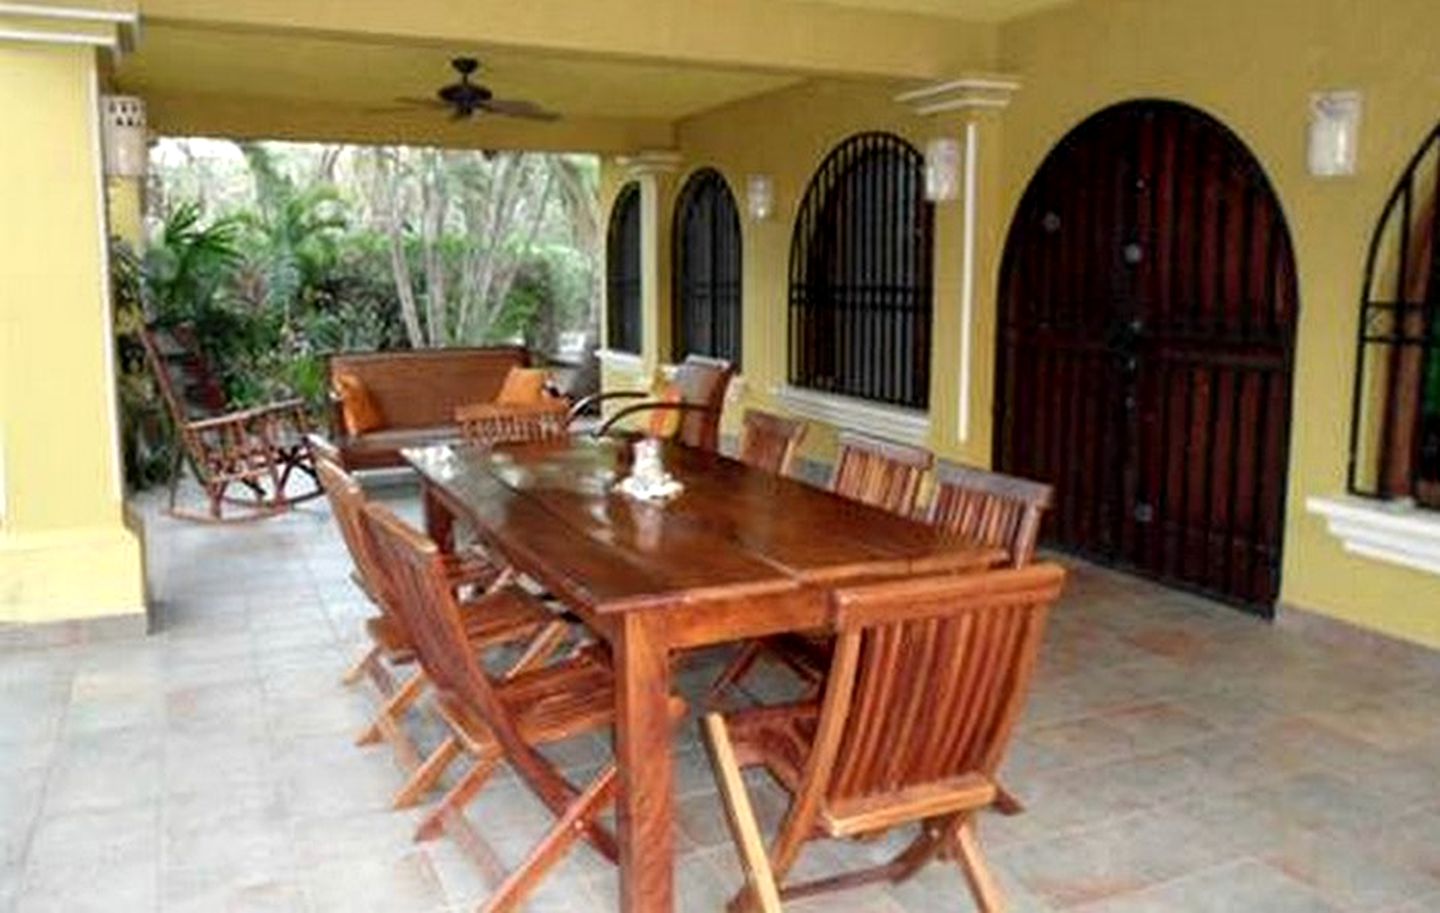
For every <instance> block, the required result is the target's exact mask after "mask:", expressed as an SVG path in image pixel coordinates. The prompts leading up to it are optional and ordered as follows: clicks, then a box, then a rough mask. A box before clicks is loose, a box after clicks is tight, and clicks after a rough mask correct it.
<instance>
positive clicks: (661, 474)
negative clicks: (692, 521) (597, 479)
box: [615, 438, 685, 501]
mask: <svg viewBox="0 0 1440 913" xmlns="http://www.w3.org/2000/svg"><path fill="white" fill-rule="evenodd" d="M634 454H635V459H634V462H633V463H632V464H631V466H630V474H629V475H628V476H626V477H625V478H623V479H621V480H620V481H619V482H618V483H617V484H616V485H615V490H616V491H618V492H620V493H621V494H624V495H628V496H630V497H632V498H635V499H636V500H638V501H668V500H670V499H671V498H673V497H675V496H676V495H678V494H680V492H682V491H684V490H685V486H684V485H682V484H681V483H680V481H679V480H678V479H676V478H675V477H674V476H672V475H671V474H670V473H668V472H666V471H665V464H664V463H663V462H661V460H660V442H659V441H657V440H655V439H654V438H645V439H644V440H641V441H636V442H635V450H634Z"/></svg>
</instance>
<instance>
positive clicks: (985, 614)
mask: <svg viewBox="0 0 1440 913" xmlns="http://www.w3.org/2000/svg"><path fill="white" fill-rule="evenodd" d="M1064 578H1065V572H1064V570H1063V569H1062V568H1060V567H1059V566H1058V565H1053V564H1041V565H1032V566H1030V567H1027V568H1022V569H1018V570H999V571H989V572H986V573H982V574H972V575H965V576H946V577H933V578H922V579H910V580H902V581H898V582H890V583H882V584H876V585H870V586H859V587H854V588H851V589H847V590H841V591H838V592H836V593H835V594H834V596H833V603H832V604H833V608H834V618H835V631H834V633H835V634H836V636H837V642H836V650H835V661H834V665H833V666H832V668H831V671H830V676H829V679H828V681H827V684H826V687H825V694H824V699H823V701H821V702H820V703H818V704H817V703H815V702H813V701H811V702H805V703H801V704H794V705H789V706H778V707H776V706H772V707H757V708H754V709H751V710H745V711H740V712H737V713H734V714H731V715H729V716H728V717H722V716H721V715H719V714H715V713H712V714H709V715H708V716H707V717H706V720H705V728H706V735H707V737H708V739H709V742H710V745H711V749H712V754H713V759H714V762H715V766H716V768H717V778H718V780H719V783H720V789H721V794H722V796H723V798H724V800H725V805H726V808H727V811H728V812H729V816H730V821H731V826H732V830H733V832H734V835H735V839H736V843H737V845H738V847H739V849H740V853H741V858H742V861H743V863H744V867H745V872H746V879H747V886H746V888H745V889H743V890H742V891H741V892H740V894H738V895H737V896H736V898H735V899H734V900H733V901H732V902H731V904H730V909H731V911H744V910H755V909H759V910H763V911H765V913H778V911H779V910H780V901H781V900H782V899H784V898H791V897H800V896H804V895H809V894H815V893H819V892H822V891H828V890H835V889H841V888H848V887H855V886H858V885H862V884H867V883H871V882H875V881H882V880H884V881H902V880H904V879H906V878H908V877H910V876H911V875H912V874H914V873H915V872H916V871H918V870H919V869H920V868H921V867H922V866H923V865H925V864H926V863H927V862H929V861H930V860H931V859H932V858H935V857H936V856H937V855H942V854H944V855H953V856H954V857H956V858H957V859H958V861H959V863H960V866H961V869H962V871H963V872H964V875H965V878H966V880H967V882H968V884H969V886H970V890H971V893H972V894H973V895H974V897H975V900H976V901H977V903H978V904H979V906H980V909H981V910H982V911H985V913H997V911H999V910H1001V909H1002V907H1003V901H1002V899H1001V896H1000V891H999V888H998V886H997V885H996V882H995V879H994V877H993V876H992V875H991V874H990V871H989V869H988V868H987V867H986V865H985V861H984V858H983V857H982V855H981V852H980V846H979V843H978V840H977V838H976V816H977V813H978V812H979V811H981V810H982V809H984V808H987V807H989V806H992V805H995V804H996V803H997V802H999V801H1001V797H1002V795H1003V793H1002V791H1001V790H1000V788H999V786H998V785H997V782H996V774H997V771H998V770H999V767H1000V763H1001V761H1002V759H1003V758H1004V754H1005V749H1006V747H1007V745H1008V743H1009V741H1010V735H1011V731H1012V730H1013V728H1014V725H1015V723H1016V721H1017V719H1018V718H1019V716H1020V713H1021V710H1022V709H1023V707H1024V703H1025V696H1026V692H1027V690H1028V687H1029V682H1030V677H1031V673H1032V671H1033V669H1034V666H1035V660H1036V656H1037V654H1038V651H1039V647H1040V641H1041V635H1042V633H1043V631H1044V626H1045V621H1046V617H1047V615H1048V613H1049V609H1050V607H1051V606H1052V605H1053V604H1054V602H1055V601H1056V599H1058V598H1059V595H1060V591H1061V587H1062V584H1063V582H1064ZM749 765H762V766H764V767H765V768H767V769H768V770H769V772H770V773H771V774H772V775H773V776H774V777H775V779H776V780H777V781H779V782H780V783H781V784H782V785H783V786H784V787H785V788H786V789H787V790H789V792H790V793H791V794H792V801H791V804H790V808H789V811H788V813H787V814H786V815H785V817H784V819H783V821H782V823H781V825H780V831H779V833H778V835H777V836H776V838H775V840H774V842H773V843H772V845H771V847H770V850H769V852H768V854H767V853H766V852H765V850H764V847H763V844H762V843H761V840H760V836H759V827H758V825H757V824H756V822H755V818H754V814H753V812H751V810H750V807H749V801H748V797H747V796H746V793H745V786H744V782H743V780H742V779H741V778H740V768H741V767H743V766H749ZM916 821H918V822H921V823H922V827H921V831H920V833H919V835H918V836H917V837H916V839H915V841H914V842H913V843H912V844H911V845H910V846H909V847H907V848H906V849H905V850H904V851H902V852H901V853H900V854H899V855H898V856H896V857H895V858H894V859H893V860H891V861H890V862H889V863H887V864H885V865H882V866H879V867H877V868H873V869H868V870H865V871H862V872H855V873H849V874H845V875H840V876H835V877H831V878H825V879H821V880H818V881H812V882H807V883H804V884H798V885H788V886H787V885H785V884H784V882H785V878H786V876H787V875H788V874H789V873H790V871H791V869H792V867H793V866H794V864H795V861H796V859H797V857H798V856H799V853H800V851H801V849H802V847H803V846H804V844H805V843H806V842H807V841H809V840H812V839H814V838H816V837H817V836H818V837H855V836H863V835H866V834H873V833H877V832H881V831H885V830H888V829H890V828H893V827H897V826H899V825H902V824H907V823H910V822H916Z"/></svg>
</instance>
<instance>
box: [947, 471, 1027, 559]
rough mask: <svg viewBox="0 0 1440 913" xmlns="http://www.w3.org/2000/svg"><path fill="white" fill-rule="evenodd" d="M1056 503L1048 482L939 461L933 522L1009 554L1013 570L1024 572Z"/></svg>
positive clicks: (949, 530)
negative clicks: (1051, 506) (999, 548)
mask: <svg viewBox="0 0 1440 913" xmlns="http://www.w3.org/2000/svg"><path fill="white" fill-rule="evenodd" d="M1054 500H1055V490H1054V489H1053V488H1052V487H1051V486H1049V485H1046V484H1045V483H1044V482H1035V481H1031V480H1030V479H1021V478H1018V477H1016V476H1009V475H1005V474H1004V473H999V472H993V471H989V470H985V469H976V468H974V467H972V466H965V465H962V464H960V463H952V462H950V461H948V460H940V461H939V462H938V463H936V465H935V498H934V500H933V501H931V503H930V523H931V524H932V525H933V526H936V527H939V528H940V529H944V530H946V531H948V532H951V533H955V534H956V535H959V536H964V537H965V538H967V539H971V540H973V541H975V542H979V543H981V544H984V545H998V546H1000V547H1001V548H1004V549H1005V550H1007V551H1008V552H1009V553H1010V564H1011V565H1012V566H1013V567H1024V566H1025V565H1027V564H1029V563H1030V562H1031V561H1032V560H1033V559H1034V557H1035V543H1036V541H1037V540H1038V539H1039V538H1040V521H1041V520H1042V519H1044V514H1045V511H1047V510H1049V509H1050V505H1051V504H1052V503H1054Z"/></svg>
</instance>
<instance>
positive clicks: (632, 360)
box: [595, 349, 645, 372]
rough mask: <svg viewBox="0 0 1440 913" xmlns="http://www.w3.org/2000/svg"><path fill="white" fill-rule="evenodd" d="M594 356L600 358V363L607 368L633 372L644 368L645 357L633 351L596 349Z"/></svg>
mask: <svg viewBox="0 0 1440 913" xmlns="http://www.w3.org/2000/svg"><path fill="white" fill-rule="evenodd" d="M595 357H596V358H598V359H600V363H601V364H602V365H604V366H605V367H607V368H616V369H619V370H621V371H633V372H639V371H643V370H645V357H644V356H643V355H637V354H636V353H634V352H622V351H620V350H619V349H596V350H595Z"/></svg>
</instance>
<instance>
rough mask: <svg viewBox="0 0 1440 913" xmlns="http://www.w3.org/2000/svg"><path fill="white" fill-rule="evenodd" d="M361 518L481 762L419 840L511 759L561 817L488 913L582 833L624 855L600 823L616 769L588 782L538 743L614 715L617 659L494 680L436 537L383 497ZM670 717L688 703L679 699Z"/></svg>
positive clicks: (428, 668) (432, 674)
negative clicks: (480, 657)
mask: <svg viewBox="0 0 1440 913" xmlns="http://www.w3.org/2000/svg"><path fill="white" fill-rule="evenodd" d="M361 517H362V526H363V529H364V530H365V532H366V534H367V535H368V536H369V537H370V541H372V542H373V543H374V544H375V547H376V553H377V555H378V556H379V557H380V559H381V561H382V562H383V563H384V564H385V566H386V567H388V568H391V569H392V570H393V577H394V580H395V583H396V587H397V595H398V597H399V598H398V599H397V601H396V606H397V607H398V608H399V610H400V613H401V615H403V616H404V618H405V623H406V626H407V628H408V629H409V630H410V631H412V632H413V633H414V635H415V649H416V653H417V655H418V658H419V661H420V665H421V666H422V667H423V668H424V670H425V674H426V675H427V676H429V678H430V680H431V681H432V682H434V684H435V689H436V695H437V698H438V700H437V703H438V706H439V709H440V711H441V713H442V715H443V716H444V717H445V719H446V720H447V722H448V723H449V725H450V728H451V731H452V734H453V735H452V737H453V738H454V739H456V740H457V741H458V742H459V744H460V745H461V746H462V748H463V750H464V751H465V752H466V753H467V754H469V755H470V756H471V757H472V758H473V759H474V766H473V767H472V768H471V769H470V770H469V771H468V772H467V773H466V774H465V775H464V776H463V777H462V778H461V779H460V780H459V781H458V782H457V783H456V784H455V785H454V787H452V788H451V790H450V792H449V793H447V794H446V796H445V797H444V798H443V799H442V800H441V801H440V803H439V805H438V807H437V808H436V809H435V810H434V811H433V812H431V814H430V815H429V816H428V817H427V818H426V819H425V821H424V822H423V823H422V824H421V826H420V830H419V832H418V833H417V834H416V837H417V839H421V840H424V839H430V838H433V837H437V836H439V834H440V833H441V832H442V831H443V830H445V829H446V828H447V827H451V826H456V825H457V824H458V816H459V815H460V813H461V812H462V811H463V809H464V807H465V805H466V804H467V803H468V802H469V801H470V800H471V799H472V798H473V797H474V796H475V795H476V794H477V793H479V791H480V790H481V789H482V788H483V787H484V785H485V783H486V782H487V781H488V780H489V778H490V776H491V775H492V774H493V773H494V772H495V770H496V768H497V767H498V766H499V764H500V762H502V761H505V762H508V763H509V764H510V766H511V767H512V768H513V769H514V770H515V772H516V773H517V774H518V775H519V777H520V779H521V780H522V781H523V782H524V783H525V784H526V785H527V786H528V787H529V788H530V789H531V790H533V791H534V793H535V795H536V796H537V797H538V798H539V799H540V800H541V801H542V802H544V803H545V805H546V806H547V807H548V808H549V809H550V810H551V812H552V813H554V814H555V816H556V821H555V824H554V826H553V827H552V828H551V829H550V831H549V832H548V833H547V834H546V835H545V837H544V839H542V840H541V842H540V843H539V844H537V845H536V846H535V848H534V849H533V850H532V851H531V852H530V854H529V856H528V857H527V858H526V860H525V862H524V863H522V864H521V866H520V867H519V868H518V869H516V870H514V871H513V872H512V873H511V874H510V875H509V876H508V877H507V878H506V879H505V881H504V883H503V884H501V886H500V887H499V888H498V889H497V890H496V891H495V893H494V894H493V895H491V897H490V898H489V899H488V900H486V901H485V902H484V903H483V904H482V906H481V907H480V909H481V910H482V911H484V913H499V911H511V910H516V909H519V907H520V905H521V904H522V903H523V901H524V900H525V898H526V897H527V896H528V895H529V894H530V893H531V892H532V891H533V890H534V889H535V887H536V886H537V885H538V884H539V882H540V880H541V879H542V878H543V877H544V875H545V873H546V871H548V870H549V869H550V868H551V867H552V866H554V865H555V863H557V862H558V861H559V860H560V859H561V858H562V857H563V856H564V854H565V853H566V852H567V851H568V850H569V849H570V847H572V846H573V845H574V843H575V841H577V840H579V839H581V838H583V839H585V840H587V841H588V842H589V843H590V844H591V845H593V846H594V847H595V849H596V850H598V851H599V852H600V853H601V854H602V855H604V856H605V857H606V858H608V859H610V860H612V861H614V860H616V859H617V858H618V852H619V851H618V847H617V846H616V842H615V837H614V835H613V834H612V833H611V832H610V831H609V829H607V828H606V827H605V826H604V825H603V824H601V823H600V822H599V820H598V819H599V817H600V815H601V814H602V813H603V812H604V810H605V809H606V807H607V806H608V805H609V804H610V803H611V802H612V801H613V800H614V798H615V790H616V787H617V780H616V770H615V766H614V765H613V764H610V765H607V766H606V767H605V768H604V769H603V770H601V771H600V773H599V774H597V775H596V776H595V778H594V779H592V780H591V781H590V782H589V783H588V784H586V785H585V786H584V787H583V788H578V787H576V786H575V785H574V784H572V783H570V782H569V781H568V780H567V779H565V777H564V776H562V775H561V774H560V772H559V771H558V770H557V769H556V768H555V766H554V764H552V763H551V762H550V761H549V760H548V759H547V758H546V757H545V756H544V755H542V754H541V753H540V752H539V751H538V749H539V748H540V747H541V746H543V745H547V744H551V743H554V742H560V741H564V740H566V739H570V738H574V737H575V736H578V735H582V734H585V733H591V732H598V731H603V730H605V729H607V728H609V727H610V726H611V725H612V724H613V722H614V715H615V693H614V679H613V675H612V673H611V671H610V667H609V664H608V663H606V662H604V661H602V659H601V658H600V657H598V656H597V655H595V654H594V653H592V652H585V651H582V652H580V653H577V654H576V655H574V656H573V657H572V658H571V659H570V660H568V661H565V662H562V663H558V664H556V665H552V666H547V667H545V668H543V669H536V670H534V671H530V672H526V673H524V674H521V675H517V676H514V677H513V678H510V679H508V680H506V681H503V682H496V681H493V680H492V679H491V678H490V677H489V676H488V675H487V674H486V673H485V671H484V670H483V669H482V668H481V667H480V665H479V664H478V663H477V662H476V660H475V655H474V653H473V651H471V650H470V649H469V647H468V645H467V643H466V639H465V632H464V627H463V624H462V622H461V618H460V613H459V610H458V607H457V606H456V604H455V599H454V595H453V594H452V592H451V590H450V588H449V586H448V585H447V581H446V578H445V573H444V565H443V563H442V561H441V558H440V554H439V551H438V550H437V548H436V547H435V544H434V543H433V542H431V541H430V540H429V539H427V538H426V537H424V536H423V535H421V534H419V533H417V532H416V531H415V530H413V529H411V528H410V527H408V526H406V525H405V524H404V523H403V522H401V521H400V520H399V518H397V517H396V516H395V515H394V514H393V513H392V512H390V511H389V510H387V509H386V508H385V507H383V506H381V505H379V504H370V505H367V506H366V507H365V509H364V511H363V513H362V515H361ZM671 711H672V717H673V718H674V719H678V718H679V717H680V716H682V715H683V713H684V706H683V705H682V704H681V703H680V702H679V701H678V700H675V701H672V707H671Z"/></svg>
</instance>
